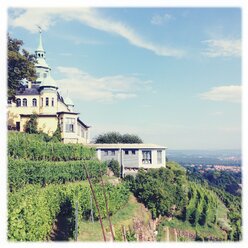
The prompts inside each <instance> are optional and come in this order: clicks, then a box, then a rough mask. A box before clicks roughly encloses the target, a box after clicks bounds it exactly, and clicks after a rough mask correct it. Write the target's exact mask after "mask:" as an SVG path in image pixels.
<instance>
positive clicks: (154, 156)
mask: <svg viewBox="0 0 248 248" xmlns="http://www.w3.org/2000/svg"><path fill="white" fill-rule="evenodd" d="M91 146H93V147H95V148H96V150H97V157H98V159H99V160H101V161H110V160H112V159H114V160H117V161H118V162H119V164H120V166H121V171H122V177H124V176H126V175H130V174H131V175H132V174H136V173H137V171H138V169H140V168H144V169H150V168H160V167H166V149H167V148H166V147H164V146H159V145H154V144H92V145H91Z"/></svg>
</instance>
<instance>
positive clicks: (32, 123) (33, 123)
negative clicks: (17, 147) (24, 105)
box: [24, 114, 38, 133]
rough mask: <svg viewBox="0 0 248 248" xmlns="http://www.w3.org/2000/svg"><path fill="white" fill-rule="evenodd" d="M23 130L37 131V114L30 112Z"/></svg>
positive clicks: (28, 131) (27, 131)
mask: <svg viewBox="0 0 248 248" xmlns="http://www.w3.org/2000/svg"><path fill="white" fill-rule="evenodd" d="M24 130H25V132H26V133H38V122H37V114H32V115H31V116H30V119H29V120H28V121H27V122H26V124H25V127H24Z"/></svg>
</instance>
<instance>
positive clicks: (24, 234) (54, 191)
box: [8, 183, 129, 241]
mask: <svg viewBox="0 0 248 248" xmlns="http://www.w3.org/2000/svg"><path fill="white" fill-rule="evenodd" d="M107 189H108V192H109V194H108V195H107V196H108V201H109V210H110V213H111V214H113V213H115V212H116V211H117V210H118V209H120V208H121V207H122V206H123V205H124V204H125V203H126V202H127V200H128V197H129V194H128V190H127V189H126V187H125V186H124V185H121V184H119V185H117V186H113V185H107ZM95 192H96V195H97V199H98V201H99V207H100V210H101V213H102V217H106V209H105V203H104V197H103V192H102V187H101V186H100V185H96V186H95ZM90 195H91V192H90V188H89V186H88V184H85V183H84V184H82V183H68V184H66V185H56V184H53V185H49V186H47V187H45V188H41V187H40V186H38V185H28V186H26V187H24V188H23V189H21V190H20V191H17V192H15V193H9V201H8V239H9V240H15V241H42V240H47V238H48V236H49V234H50V232H51V230H52V224H53V222H54V220H55V218H56V216H57V215H58V214H59V212H60V211H61V206H62V205H63V203H65V202H66V201H69V202H70V203H71V206H72V209H73V210H74V211H72V213H74V212H75V206H76V202H78V203H79V213H80V212H81V213H82V215H80V218H83V217H85V218H88V217H89V213H90V209H91V208H90ZM64 206H67V205H66V204H64ZM93 208H94V214H95V218H97V214H96V213H97V211H96V207H95V204H93ZM64 211H65V210H64ZM73 219H74V218H73Z"/></svg>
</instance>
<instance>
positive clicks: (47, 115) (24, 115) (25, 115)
mask: <svg viewBox="0 0 248 248" xmlns="http://www.w3.org/2000/svg"><path fill="white" fill-rule="evenodd" d="M20 116H21V117H30V116H31V114H20ZM37 116H38V117H57V115H52V114H39V115H37Z"/></svg>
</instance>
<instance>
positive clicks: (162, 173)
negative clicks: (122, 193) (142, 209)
mask: <svg viewBox="0 0 248 248" xmlns="http://www.w3.org/2000/svg"><path fill="white" fill-rule="evenodd" d="M126 180H127V181H129V182H128V185H129V186H131V190H132V191H133V192H134V194H135V196H136V197H137V198H138V199H139V200H140V201H142V202H143V203H144V204H145V206H147V207H148V208H149V209H150V210H151V212H152V215H153V217H154V218H155V217H157V216H159V215H166V216H174V215H181V214H182V211H183V208H184V206H185V202H186V200H187V181H186V177H185V173H184V172H182V171H181V168H180V170H178V169H175V170H171V169H167V168H160V169H149V170H148V171H147V172H146V171H145V170H143V169H141V170H139V172H138V174H137V176H136V178H135V182H133V178H132V177H129V178H126Z"/></svg>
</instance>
